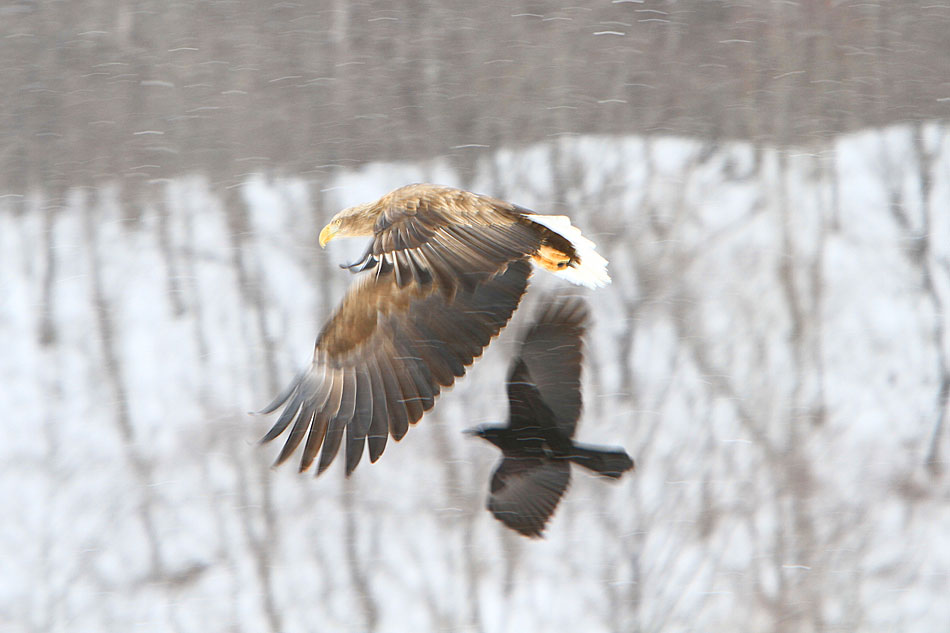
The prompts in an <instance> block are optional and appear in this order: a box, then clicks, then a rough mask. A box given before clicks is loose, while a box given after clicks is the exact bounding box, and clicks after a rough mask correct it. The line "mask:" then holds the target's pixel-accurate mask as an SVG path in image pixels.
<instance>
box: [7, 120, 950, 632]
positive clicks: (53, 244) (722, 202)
mask: <svg viewBox="0 0 950 633" xmlns="http://www.w3.org/2000/svg"><path fill="white" fill-rule="evenodd" d="M413 181H431V182H440V183H445V184H453V185H457V186H462V187H465V188H468V189H472V190H474V191H479V192H484V193H489V194H492V195H496V196H499V197H503V198H506V199H508V200H511V201H513V202H516V203H518V204H521V205H523V206H526V207H529V208H532V209H534V210H536V211H538V212H542V213H569V214H570V215H571V216H572V218H573V220H574V223H575V224H576V225H578V226H580V227H582V228H583V229H584V231H585V233H586V234H587V235H589V236H590V237H591V238H592V239H594V240H595V241H596V242H597V243H598V246H599V250H600V252H602V253H603V254H604V255H605V256H606V257H607V258H608V260H609V261H610V272H611V276H612V277H613V280H614V283H613V284H612V285H611V286H609V287H608V288H606V289H602V290H598V291H596V292H588V291H586V290H585V291H580V290H578V291H577V292H583V293H584V294H585V295H586V296H588V297H589V299H590V301H591V302H592V305H593V307H594V321H595V323H594V327H593V329H592V331H591V333H590V337H589V340H588V344H589V347H588V353H587V364H586V367H585V399H586V403H585V413H584V416H583V418H582V420H581V423H580V426H579V433H578V435H579V439H581V440H583V441H589V442H593V443H600V444H622V445H624V446H625V447H626V448H627V450H628V452H630V454H631V455H632V456H634V458H635V459H636V461H637V471H636V472H635V473H634V474H633V475H632V476H629V477H627V478H625V479H624V480H622V481H621V482H619V483H617V484H611V483H607V482H604V481H601V480H596V479H594V478H593V477H590V476H588V475H587V474H585V473H580V472H576V476H575V478H574V482H573V484H572V487H571V489H570V490H569V492H568V494H567V496H566V498H565V500H564V502H563V503H562V505H561V507H560V508H559V509H558V511H557V513H556V514H555V516H554V518H553V520H552V521H551V523H550V525H549V527H548V530H547V532H546V539H545V540H543V541H531V540H525V539H522V538H520V537H518V536H516V535H514V534H512V533H509V532H507V531H505V530H504V528H503V527H502V526H501V525H500V524H499V523H498V522H497V521H495V520H493V519H492V517H491V516H490V515H489V513H488V512H486V511H485V510H484V503H485V497H486V493H487V486H488V478H489V474H490V472H491V469H492V467H493V465H494V461H495V458H496V454H495V452H494V449H492V448H491V447H490V446H488V445H487V444H486V443H484V442H478V441H476V440H472V439H471V438H469V437H466V436H463V435H462V434H461V433H460V431H461V430H462V429H464V428H467V427H469V426H472V425H475V424H479V423H484V422H490V421H499V420H503V419H504V416H505V415H506V409H505V407H506V400H505V395H504V386H503V381H504V374H505V370H506V366H507V362H508V358H509V355H510V353H511V351H512V343H513V337H514V336H515V335H516V334H517V333H518V331H519V329H520V327H519V326H520V325H521V324H522V323H523V322H524V321H525V319H526V318H528V317H530V315H531V313H532V312H533V307H534V303H533V302H534V301H535V300H536V299H537V296H538V294H539V293H540V289H541V288H551V287H561V286H559V284H558V283H557V281H556V280H553V279H552V278H551V277H550V276H544V275H543V274H541V273H539V274H538V275H537V276H536V277H535V280H534V283H533V285H532V290H533V292H532V291H529V299H528V300H527V301H526V303H525V304H523V306H522V308H521V309H520V310H519V312H518V314H517V316H516V319H515V321H514V322H513V324H512V326H511V327H509V328H508V330H506V332H505V333H504V334H503V335H502V337H501V338H500V339H499V341H498V342H496V343H495V344H494V345H493V346H492V347H491V348H490V349H489V351H488V353H487V354H486V356H485V357H484V358H483V359H482V360H481V361H479V362H478V363H476V365H475V366H474V368H473V370H472V371H471V372H470V373H469V375H468V376H467V377H466V378H464V379H463V380H462V381H461V382H460V383H459V384H458V385H457V386H456V388H455V389H453V390H452V391H450V392H448V393H446V394H444V395H443V396H442V397H441V399H440V401H439V403H438V405H437V406H436V408H435V409H434V411H433V412H432V413H430V414H428V415H427V416H426V417H424V418H423V420H422V421H421V422H420V423H419V424H418V425H417V427H415V428H413V429H411V430H410V431H409V434H408V435H407V437H406V438H405V439H404V440H403V441H402V442H401V443H399V444H390V445H389V446H388V447H387V449H386V453H385V455H383V457H382V459H381V460H380V461H379V462H378V463H377V464H374V465H370V464H369V463H368V461H367V460H365V459H364V462H363V463H361V464H360V466H359V468H358V469H357V470H356V472H355V473H354V475H353V477H352V478H351V479H350V480H344V478H343V476H342V464H341V463H340V462H341V460H337V462H338V463H336V464H334V466H333V467H332V468H331V470H330V471H329V472H328V473H327V474H325V475H324V476H322V477H320V478H319V479H314V478H313V477H311V476H308V475H298V474H297V473H296V472H295V468H294V466H293V465H292V464H288V465H286V466H284V467H282V468H280V469H276V470H272V469H271V468H270V463H271V462H272V461H273V459H274V458H275V457H276V454H277V452H278V448H279V447H278V446H277V445H267V446H264V447H259V446H258V445H257V440H258V439H259V438H260V436H261V435H263V433H264V432H265V431H266V430H267V428H269V426H270V423H271V422H272V420H273V418H272V417H253V416H249V415H248V414H247V412H248V411H251V410H254V409H257V408H259V407H261V406H263V405H264V404H265V403H266V402H267V401H268V400H269V399H270V398H271V397H272V396H273V395H274V394H275V393H276V392H277V391H278V390H279V389H281V388H282V387H284V386H285V383H287V382H288V381H289V380H290V379H291V377H292V376H293V375H294V373H295V372H296V371H297V370H298V369H299V368H300V367H302V366H303V364H304V363H306V362H307V361H308V358H309V356H310V354H311V352H312V345H313V340H314V338H315V336H316V333H317V331H318V329H319V327H320V325H321V324H322V322H323V320H324V319H325V318H326V317H327V316H328V314H329V312H330V311H331V310H332V308H333V306H334V305H335V303H336V302H337V301H338V300H339V299H340V297H341V296H342V294H343V292H344V291H345V288H346V286H347V284H349V283H350V282H351V281H352V277H351V275H350V274H349V273H347V272H346V271H343V270H340V269H339V268H338V266H337V264H339V263H343V262H346V261H351V260H352V258H353V257H354V256H355V255H356V254H357V253H358V252H359V251H360V250H361V249H362V247H363V244H361V243H360V241H359V240H356V241H350V242H349V243H341V244H340V245H339V246H338V245H337V242H334V244H333V245H332V246H331V247H330V248H329V249H328V250H327V251H325V252H324V251H321V250H320V249H319V248H318V247H317V244H316V235H317V232H318V231H319V229H320V227H321V226H322V224H323V221H325V220H326V219H327V218H328V217H329V216H330V215H331V214H332V213H334V212H335V211H337V210H338V209H340V208H342V207H344V206H347V205H350V204H354V203H357V202H362V201H368V200H370V199H374V198H376V197H377V196H379V195H381V194H382V193H385V192H386V191H388V190H390V189H392V188H394V187H396V186H399V185H402V184H405V183H407V182H413ZM153 190H154V191H157V192H158V195H156V196H155V197H154V198H153V199H151V200H146V201H142V202H141V205H140V206H139V207H138V208H137V209H136V212H135V213H132V212H131V211H130V209H129V207H128V205H127V203H126V202H124V201H123V198H122V191H121V188H120V186H119V185H118V184H116V185H113V186H111V187H103V188H99V189H94V190H93V189H86V190H83V189H77V190H73V191H70V192H69V194H68V197H67V198H66V199H65V200H51V199H47V198H46V197H45V195H44V192H43V191H37V192H35V194H34V195H33V196H32V197H30V198H29V199H28V200H25V201H22V202H25V207H26V209H27V211H26V212H24V213H19V214H18V213H15V212H14V211H13V205H12V202H13V201H12V200H11V196H4V195H3V192H2V191H0V340H2V341H3V348H4V349H3V353H2V355H0V384H2V387H0V411H2V412H3V417H4V423H3V427H2V428H3V435H2V437H3V442H2V443H0V507H2V508H3V514H2V517H0V534H2V538H0V561H2V567H3V569H4V572H3V574H2V576H3V578H2V580H0V630H3V631H118V632H123V633H125V632H128V631H182V632H185V631H255V632H256V631H265V630H272V631H277V630H279V631H287V632H296V631H352V632H357V631H428V630H443V631H448V630H453V631H459V630H461V631H483V630H484V631H509V632H515V631H517V632H530V631H559V630H569V631H585V632H591V633H593V632H599V631H645V632H646V631H686V630H690V631H742V630H749V631H752V630H755V631H763V630H774V631H818V630H861V631H881V632H885V631H886V632H891V631H920V632H925V631H935V630H941V629H942V628H944V627H945V626H946V623H947V622H950V603H948V602H947V601H946V599H945V596H946V587H947V586H948V583H950V578H948V574H950V504H948V500H950V486H948V483H947V476H948V475H947V473H946V472H945V471H946V466H947V463H946V460H947V455H948V451H950V439H948V433H950V431H948V429H947V428H946V425H947V423H948V422H947V421H946V420H945V416H946V415H947V410H946V409H947V390H948V389H950V331H948V322H947V313H948V311H950V134H948V130H947V128H945V127H941V126H939V125H936V124H933V125H928V126H923V127H922V128H913V129H912V128H909V127H908V128H903V127H902V128H892V129H886V130H872V131H866V132H863V133H860V134H855V135H851V136H847V137H844V138H841V139H838V140H836V141H834V142H830V143H828V144H827V145H826V146H822V147H815V148H813V151H804V150H798V151H777V150H774V149H769V148H759V149H758V150H756V149H755V148H753V147H751V146H748V145H745V144H721V145H710V144H703V143H700V142H697V141H692V140H685V139H676V138H664V139H652V140H644V139H643V138H620V139H617V138H606V137H576V138H566V137H565V138H561V139H559V140H557V141H552V142H551V143H548V144H543V145H538V146H533V147H529V148H527V149H524V150H517V151H514V150H500V151H498V152H496V153H495V154H493V156H492V159H491V160H490V161H485V162H484V163H483V164H481V165H480V176H479V177H478V178H477V179H476V181H474V182H459V181H458V179H457V178H456V176H455V175H454V173H453V171H452V169H451V167H450V166H449V165H448V164H447V163H443V162H441V161H432V162H429V163H425V164H375V165H371V166H369V167H366V168H364V169H359V170H354V171H338V172H333V174H332V175H326V176H324V177H320V178H317V179H313V180H310V181H304V180H300V179H293V178H268V177H267V176H265V175H252V176H249V177H248V178H247V181H246V183H245V185H244V186H243V188H242V189H241V190H240V191H232V192H229V193H228V194H226V195H225V196H224V197H222V196H219V195H217V194H216V193H214V192H213V188H212V187H211V185H210V184H209V183H208V182H207V181H206V180H205V179H203V178H202V177H199V176H195V177H193V178H187V179H178V180H173V181H169V182H162V183H155V184H154V188H153ZM17 202H21V201H19V200H18V201H17ZM133 216H134V217H133ZM339 242H344V240H340V241H339ZM941 389H943V392H941ZM941 424H942V425H943V427H941Z"/></svg>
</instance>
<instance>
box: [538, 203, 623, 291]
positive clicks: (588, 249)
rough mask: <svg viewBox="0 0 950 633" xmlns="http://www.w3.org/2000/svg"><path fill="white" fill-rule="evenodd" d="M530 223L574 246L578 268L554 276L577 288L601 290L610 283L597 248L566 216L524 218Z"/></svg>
mask: <svg viewBox="0 0 950 633" xmlns="http://www.w3.org/2000/svg"><path fill="white" fill-rule="evenodd" d="M525 217H526V218H528V219H529V220H531V221H532V222H537V223H538V224H540V225H542V226H545V227H547V228H549V229H551V230H552V231H554V232H555V233H557V234H558V235H560V236H561V237H563V238H564V239H566V240H567V241H568V242H570V243H571V244H572V245H573V246H574V250H576V251H577V256H578V258H579V259H580V264H579V265H578V266H568V267H567V268H564V269H562V270H559V271H556V272H554V274H555V275H557V276H558V277H561V278H563V279H566V280H567V281H569V282H571V283H573V284H577V285H579V286H587V287H588V288H602V287H603V286H606V285H607V284H609V283H610V275H608V274H607V260H606V259H604V258H603V257H601V256H600V254H599V253H598V252H597V250H596V249H597V246H596V245H595V244H594V243H593V242H591V241H590V240H589V239H587V238H586V237H584V236H583V235H582V234H581V230H580V229H579V228H577V227H576V226H574V225H573V224H571V219H570V218H569V217H567V216H566V215H536V214H529V215H526V216H525Z"/></svg>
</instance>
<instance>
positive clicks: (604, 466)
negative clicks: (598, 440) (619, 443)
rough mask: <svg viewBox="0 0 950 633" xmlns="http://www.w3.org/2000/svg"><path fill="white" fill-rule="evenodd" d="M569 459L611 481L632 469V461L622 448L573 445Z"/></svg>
mask: <svg viewBox="0 0 950 633" xmlns="http://www.w3.org/2000/svg"><path fill="white" fill-rule="evenodd" d="M569 459H570V460H571V461H572V462H574V463H575V464H577V465H578V466H583V467H584V468H587V469H588V470H592V471H594V472H595V473H597V474H598V475H603V476H604V477H611V478H613V479H619V478H620V476H621V475H622V474H624V473H625V472H627V471H628V470H631V469H633V467H634V464H633V460H632V459H630V456H629V455H627V451H625V450H623V449H622V448H600V447H597V448H593V447H587V446H584V445H582V444H574V446H572V447H571V455H570V457H569Z"/></svg>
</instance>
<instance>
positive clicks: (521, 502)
mask: <svg viewBox="0 0 950 633" xmlns="http://www.w3.org/2000/svg"><path fill="white" fill-rule="evenodd" d="M570 481H571V468H570V465H569V464H568V463H567V462H565V461H559V460H552V459H547V458H544V457H510V456H506V457H504V458H502V460H501V462H500V463H499V464H498V467H497V468H496V469H495V472H494V474H492V478H491V489H490V495H489V497H488V509H489V510H490V511H491V513H492V514H493V515H495V518H496V519H498V520H499V521H501V522H502V523H504V524H505V525H507V526H508V527H509V528H511V529H512V530H515V531H517V532H520V533H521V534H524V535H525V536H533V537H539V536H541V532H542V531H543V530H544V525H545V524H546V523H547V521H548V519H550V518H551V515H552V514H554V510H555V509H556V508H557V504H558V502H559V501H560V500H561V497H562V496H563V495H564V491H565V490H567V486H568V484H569V483H570Z"/></svg>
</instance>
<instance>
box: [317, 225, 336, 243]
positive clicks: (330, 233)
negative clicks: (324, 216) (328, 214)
mask: <svg viewBox="0 0 950 633" xmlns="http://www.w3.org/2000/svg"><path fill="white" fill-rule="evenodd" d="M338 230H339V229H338V228H336V227H334V226H333V225H332V224H327V225H326V226H325V227H323V230H322V231H320V248H326V246H327V242H329V241H330V240H332V239H333V238H334V237H336V234H337V231H338Z"/></svg>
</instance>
